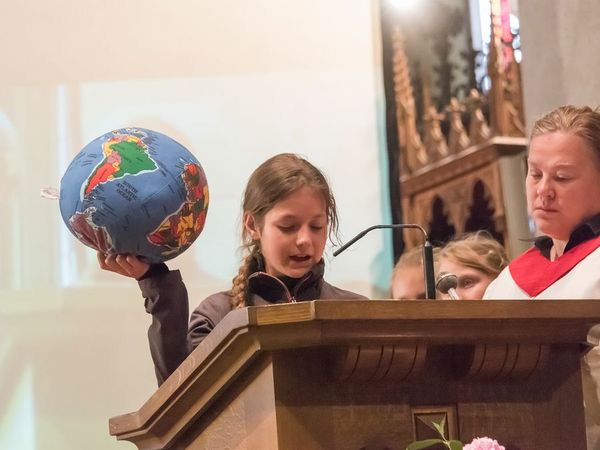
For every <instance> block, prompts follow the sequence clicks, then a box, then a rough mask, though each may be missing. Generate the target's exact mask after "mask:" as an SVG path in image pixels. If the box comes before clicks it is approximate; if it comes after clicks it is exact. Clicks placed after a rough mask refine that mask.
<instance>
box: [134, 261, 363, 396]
mask: <svg viewBox="0 0 600 450" xmlns="http://www.w3.org/2000/svg"><path fill="white" fill-rule="evenodd" d="M254 269H255V270H254V271H253V273H252V275H250V276H249V277H248V290H249V294H248V306H257V305H269V304H275V303H288V302H294V301H307V300H316V299H329V300H334V299H354V300H357V299H363V300H364V299H366V297H363V296H362V295H358V294H355V293H353V292H350V291H345V290H343V289H339V288H336V287H335V286H332V285H331V284H329V283H327V282H326V281H325V280H323V272H324V264H323V261H321V262H320V263H319V264H317V265H316V266H315V267H313V269H312V270H311V271H310V272H308V273H307V274H306V275H305V276H304V277H302V278H301V279H291V278H286V277H282V278H276V277H273V276H271V275H269V274H267V273H265V272H263V271H262V261H260V260H257V261H256V264H255V267H254ZM139 285H140V288H141V290H142V295H143V296H144V298H145V307H146V311H147V312H148V313H150V314H152V323H151V325H150V328H149V329H148V340H149V343H150V353H151V354H152V359H153V361H154V368H155V372H156V378H157V380H158V384H159V385H160V384H162V383H163V382H164V381H165V380H166V379H167V378H168V377H169V375H171V373H173V371H175V369H176V368H177V367H178V366H179V365H180V364H181V363H182V362H183V360H184V359H185V358H186V357H187V356H188V355H189V354H190V353H191V351H192V350H193V349H195V348H196V347H197V346H198V344H200V342H202V340H203V339H204V338H205V337H206V335H208V333H210V332H211V330H212V329H213V328H214V327H215V326H216V325H217V324H218V323H219V322H220V321H221V320H222V319H223V317H225V315H227V313H228V312H230V311H231V309H232V308H231V296H230V295H229V291H223V292H218V293H216V294H213V295H211V296H209V297H207V298H206V299H205V300H204V301H202V302H201V303H200V305H198V307H197V308H196V309H195V310H194V311H193V312H192V316H191V318H190V321H189V326H188V311H189V309H188V308H189V304H188V295H187V290H186V288H185V285H184V284H183V281H182V279H181V274H180V273H179V271H178V270H176V271H169V270H168V269H166V266H165V268H164V270H161V271H159V273H156V274H153V275H152V276H149V277H146V278H144V279H142V280H140V281H139Z"/></svg>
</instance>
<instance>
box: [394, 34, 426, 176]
mask: <svg viewBox="0 0 600 450" xmlns="http://www.w3.org/2000/svg"><path fill="white" fill-rule="evenodd" d="M392 46H393V52H394V55H393V67H394V94H395V100H396V120H397V121H398V134H399V136H398V138H399V141H400V155H401V158H400V173H401V174H402V173H406V172H411V171H413V170H416V169H417V168H419V167H421V166H424V165H425V164H427V163H428V162H429V158H428V157H427V151H426V150H425V146H424V145H423V143H422V142H421V136H420V135H419V133H418V131H417V117H416V114H417V113H416V108H415V99H414V96H413V90H412V86H411V84H410V73H409V70H408V63H407V60H406V51H405V49H404V37H403V36H402V32H401V31H400V28H399V27H395V28H394V31H393V34H392Z"/></svg>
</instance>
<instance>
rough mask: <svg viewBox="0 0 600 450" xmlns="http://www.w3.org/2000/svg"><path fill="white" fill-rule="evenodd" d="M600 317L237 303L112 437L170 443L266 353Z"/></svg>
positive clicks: (358, 304) (532, 328)
mask: <svg viewBox="0 0 600 450" xmlns="http://www.w3.org/2000/svg"><path fill="white" fill-rule="evenodd" d="M595 324H600V300H544V301H535V300H532V301H522V300H502V301H432V300H425V301H397V300H363V301H350V300H318V301H311V302H299V303H292V304H281V305H271V306H258V307H249V308H246V309H241V310H235V311H232V312H231V313H229V314H228V315H227V316H226V317H225V318H224V320H223V321H222V322H221V323H219V324H218V325H217V327H216V328H215V329H214V330H213V331H212V332H211V333H210V335H209V336H207V337H206V339H205V340H204V341H203V342H202V343H201V345H199V346H198V347H197V348H196V349H195V350H194V351H193V352H192V354H190V356H189V357H188V358H187V359H186V360H185V361H184V362H183V363H182V364H181V366H180V367H179V368H178V369H177V370H176V371H175V372H174V373H173V374H172V375H171V376H170V377H169V378H168V379H167V380H166V381H165V383H164V384H163V385H162V386H161V387H160V388H159V389H158V390H157V391H156V392H155V393H154V394H153V395H152V397H150V399H148V401H146V403H145V404H144V405H143V406H142V407H141V408H140V409H139V410H138V411H136V412H133V413H130V414H125V415H122V416H117V417H113V418H111V419H110V421H109V427H110V434H111V435H114V436H117V438H118V439H127V440H130V441H133V442H138V441H139V442H141V441H144V442H148V441H149V440H155V441H156V443H155V444H154V446H152V448H161V447H160V446H161V445H163V444H165V443H168V442H170V440H171V439H173V437H174V436H175V435H176V434H177V433H179V432H180V431H181V429H182V427H184V424H187V423H189V422H190V421H192V420H193V419H194V417H198V415H199V414H201V413H202V411H204V410H205V409H206V408H207V407H208V405H209V404H211V402H212V401H213V400H214V399H215V398H217V397H218V396H219V395H220V393H222V392H223V390H224V389H225V388H226V386H227V384H228V383H229V382H230V381H231V380H232V379H234V378H235V377H236V376H237V375H238V374H240V373H241V372H243V371H244V369H245V368H246V367H247V366H248V365H249V363H250V362H251V361H252V360H253V359H254V358H255V357H256V356H257V355H258V354H259V353H261V352H266V351H273V350H283V349H295V348H302V347H319V346H352V345H397V344H404V343H407V344H427V345H432V346H435V345H448V344H480V343H486V344H487V343H489V344H523V343H525V344H527V343H531V344H585V343H586V342H587V335H588V333H589V331H590V329H591V328H592V327H593V326H594V325H595ZM154 430H160V432H156V433H155V432H154ZM148 448H150V447H148Z"/></svg>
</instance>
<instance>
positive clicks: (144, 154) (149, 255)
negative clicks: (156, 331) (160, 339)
mask: <svg viewBox="0 0 600 450" xmlns="http://www.w3.org/2000/svg"><path fill="white" fill-rule="evenodd" d="M208 198H209V196H208V184H207V181H206V176H205V174H204V170H203V169H202V166H201V165H200V163H199V162H198V160H197V159H196V157H195V156H194V155H193V154H192V153H191V152H190V151H189V150H187V149H186V148H185V147H184V146H182V145H181V144H179V143H178V142H176V141H175V140H173V139H172V138H170V137H168V136H166V135H164V134H161V133H159V132H156V131H152V130H148V129H144V128H122V129H118V130H115V131H112V132H109V133H106V134H104V135H102V136H100V137H98V138H97V139H94V140H93V141H92V142H90V143H89V144H87V145H86V146H85V147H84V148H83V149H82V150H81V151H80V152H79V153H78V154H77V155H76V156H75V158H74V159H73V161H72V162H71V164H70V165H69V167H68V168H67V170H66V172H65V174H64V176H63V178H62V180H61V183H60V211H61V215H62V218H63V220H64V222H65V224H66V225H67V227H68V228H69V230H70V231H71V233H73V235H74V236H75V237H77V239H79V240H80V241H81V242H83V243H84V244H85V245H87V246H88V247H91V248H93V249H95V250H97V251H100V252H102V253H103V254H113V253H117V254H135V255H138V256H140V257H142V259H145V260H146V261H148V262H151V263H158V262H162V261H166V260H168V259H171V258H174V257H176V256H177V255H179V254H181V253H182V252H183V251H185V250H186V249H187V248H189V246H190V245H191V244H192V243H193V242H194V240H195V239H196V238H197V237H198V235H199V234H200V233H201V232H202V229H203V228H204V223H205V221H206V213H207V210H208Z"/></svg>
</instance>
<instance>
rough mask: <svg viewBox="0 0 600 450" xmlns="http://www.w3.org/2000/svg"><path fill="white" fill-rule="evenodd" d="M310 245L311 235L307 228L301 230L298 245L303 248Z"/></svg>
mask: <svg viewBox="0 0 600 450" xmlns="http://www.w3.org/2000/svg"><path fill="white" fill-rule="evenodd" d="M308 243H310V233H309V231H308V230H307V229H306V228H301V229H300V231H298V234H297V235H296V245H297V246H298V247H302V246H305V245H307V244H308Z"/></svg>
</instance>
